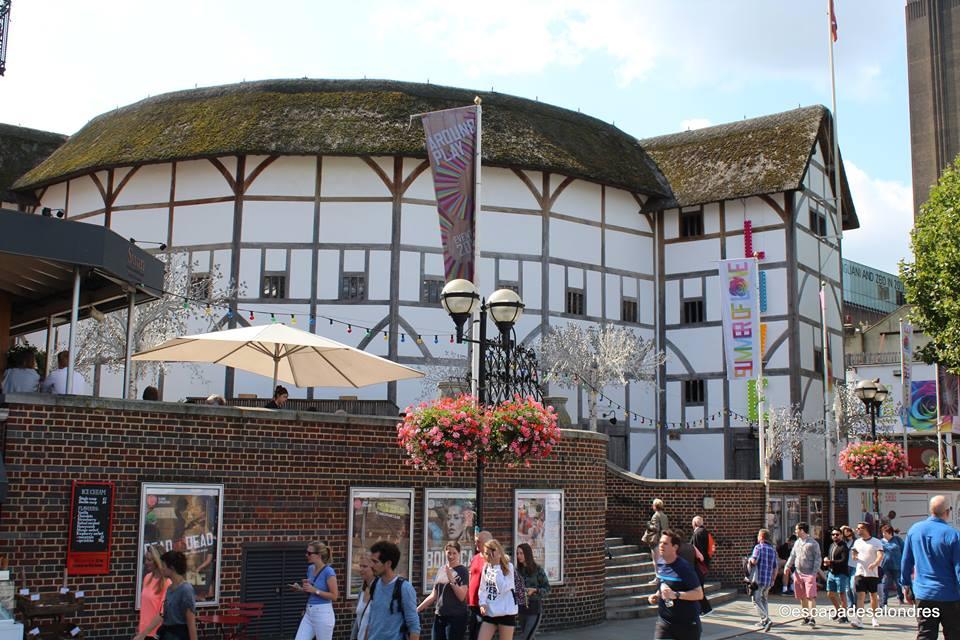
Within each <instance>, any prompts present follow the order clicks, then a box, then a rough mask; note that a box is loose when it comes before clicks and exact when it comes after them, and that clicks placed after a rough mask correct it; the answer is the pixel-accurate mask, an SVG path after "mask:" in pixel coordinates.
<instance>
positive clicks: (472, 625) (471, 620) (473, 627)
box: [467, 607, 481, 640]
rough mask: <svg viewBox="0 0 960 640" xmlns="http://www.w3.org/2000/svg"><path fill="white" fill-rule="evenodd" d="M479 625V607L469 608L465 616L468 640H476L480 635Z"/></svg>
mask: <svg viewBox="0 0 960 640" xmlns="http://www.w3.org/2000/svg"><path fill="white" fill-rule="evenodd" d="M480 624H481V620H480V607H470V613H468V614H467V628H468V629H469V632H470V633H469V637H470V640H477V636H478V635H480Z"/></svg>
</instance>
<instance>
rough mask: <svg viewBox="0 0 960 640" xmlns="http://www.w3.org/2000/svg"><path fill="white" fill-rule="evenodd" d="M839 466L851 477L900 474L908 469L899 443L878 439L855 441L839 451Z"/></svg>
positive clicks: (908, 466)
mask: <svg viewBox="0 0 960 640" xmlns="http://www.w3.org/2000/svg"><path fill="white" fill-rule="evenodd" d="M840 468H841V469H843V470H844V471H845V472H846V473H847V474H848V475H849V476H850V477H851V478H870V477H873V476H879V477H882V476H900V475H903V474H904V473H905V472H907V471H909V470H910V465H909V464H907V456H906V455H905V454H904V453H903V447H901V446H900V445H898V444H896V443H893V442H887V441H885V440H878V441H876V442H873V441H867V442H856V443H853V444H850V445H848V446H847V448H846V449H844V450H843V451H841V452H840Z"/></svg>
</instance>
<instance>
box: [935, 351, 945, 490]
mask: <svg viewBox="0 0 960 640" xmlns="http://www.w3.org/2000/svg"><path fill="white" fill-rule="evenodd" d="M933 377H934V380H936V389H937V423H936V429H937V467H938V472H937V477H938V478H943V432H941V431H940V420H941V419H942V418H941V417H940V364H939V363H935V364H934V365H933Z"/></svg>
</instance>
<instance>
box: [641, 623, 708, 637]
mask: <svg viewBox="0 0 960 640" xmlns="http://www.w3.org/2000/svg"><path fill="white" fill-rule="evenodd" d="M701 631H702V628H701V626H700V621H699V620H697V621H696V622H695V623H692V622H682V623H677V622H673V623H670V622H667V621H666V620H664V619H663V618H657V628H656V630H655V631H654V634H653V637H654V638H656V639H657V640H700V633H701Z"/></svg>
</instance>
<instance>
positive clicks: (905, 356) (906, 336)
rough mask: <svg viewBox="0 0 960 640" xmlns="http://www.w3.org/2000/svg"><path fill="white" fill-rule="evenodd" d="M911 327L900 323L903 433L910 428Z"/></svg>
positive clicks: (908, 324) (911, 379)
mask: <svg viewBox="0 0 960 640" xmlns="http://www.w3.org/2000/svg"><path fill="white" fill-rule="evenodd" d="M912 382H913V325H912V324H910V323H909V322H901V323H900V388H901V389H902V394H903V395H902V397H901V399H900V419H901V421H902V422H903V428H904V431H906V429H907V427H908V426H910V409H911V405H912V403H913V385H912V384H911V383H912Z"/></svg>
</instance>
